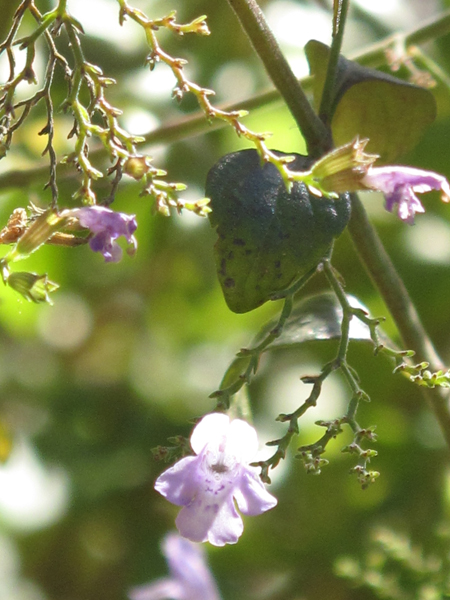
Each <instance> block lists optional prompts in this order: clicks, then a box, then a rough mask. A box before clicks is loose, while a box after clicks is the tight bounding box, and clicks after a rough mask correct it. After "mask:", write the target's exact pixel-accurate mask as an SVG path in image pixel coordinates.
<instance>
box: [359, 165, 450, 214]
mask: <svg viewBox="0 0 450 600" xmlns="http://www.w3.org/2000/svg"><path fill="white" fill-rule="evenodd" d="M361 183H362V184H363V185H365V186H367V187H368V188H371V189H373V190H379V191H380V192H383V193H384V195H385V197H386V210H388V211H389V212H392V211H393V209H394V206H395V205H397V214H398V216H399V217H400V219H402V220H403V221H406V222H407V223H410V224H412V223H414V214H415V213H416V212H418V213H423V212H425V209H424V207H423V206H422V204H421V202H420V200H419V199H418V198H417V196H416V193H419V194H422V193H424V192H429V191H431V190H441V197H442V200H444V202H449V201H450V186H449V183H448V181H447V180H446V179H445V177H443V176H442V175H438V174H437V173H433V172H432V171H423V170H421V169H414V168H413V167H370V168H369V169H368V171H367V173H366V174H365V176H364V177H363V179H362V180H361Z"/></svg>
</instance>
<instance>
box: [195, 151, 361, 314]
mask: <svg viewBox="0 0 450 600" xmlns="http://www.w3.org/2000/svg"><path fill="white" fill-rule="evenodd" d="M279 154H280V155H281V154H282V153H281V152H280V153H279ZM294 156H295V157H296V158H295V161H294V162H293V163H291V164H290V166H291V168H292V169H295V170H304V169H307V168H308V166H309V161H308V159H307V158H306V157H304V156H301V155H294ZM206 195H207V196H208V197H209V198H210V199H211V202H210V207H211V208H212V213H210V215H209V218H210V222H211V225H212V226H213V227H217V233H218V236H219V239H218V240H217V243H216V245H215V248H214V250H215V259H216V266H217V273H218V277H219V281H220V284H221V286H222V290H223V293H224V296H225V300H226V302H227V304H228V306H229V308H230V309H231V310H232V311H234V312H237V313H244V312H247V311H250V310H253V309H254V308H256V307H258V306H260V305H261V304H263V303H264V302H266V301H267V300H269V299H270V298H271V296H273V295H274V294H276V293H277V292H280V291H282V290H285V289H286V288H288V287H289V286H290V285H291V284H292V283H293V282H295V281H296V280H298V279H299V278H300V277H302V276H303V275H305V274H306V273H307V272H308V271H310V270H311V269H312V268H314V267H315V266H316V265H317V264H318V263H319V262H320V261H321V259H322V258H323V257H324V256H325V255H326V254H327V252H328V251H329V250H330V247H331V244H332V242H333V239H334V238H335V237H336V236H338V235H339V234H340V233H341V232H342V231H343V229H344V228H345V226H346V225H347V223H348V220H349V218H350V201H349V198H348V196H342V197H341V198H339V199H338V200H328V199H325V198H318V197H316V196H313V195H311V194H310V193H309V192H308V190H307V188H306V186H305V185H304V184H302V183H295V184H294V185H293V187H292V190H291V192H288V191H287V189H286V186H285V184H284V181H283V179H282V177H281V175H280V174H279V172H278V170H277V168H276V167H275V166H274V165H272V164H270V163H266V164H264V165H261V161H260V158H259V155H258V153H257V152H256V150H242V151H240V152H234V153H232V154H227V155H226V156H224V157H223V158H221V159H220V160H219V162H218V163H217V164H216V165H215V166H214V167H213V168H212V169H211V170H210V172H209V173H208V178H207V182H206Z"/></svg>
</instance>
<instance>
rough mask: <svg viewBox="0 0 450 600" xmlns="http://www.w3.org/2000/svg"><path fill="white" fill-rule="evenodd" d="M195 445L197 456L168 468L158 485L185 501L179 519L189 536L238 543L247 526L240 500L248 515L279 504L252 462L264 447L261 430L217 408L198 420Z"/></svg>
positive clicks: (162, 491) (220, 543)
mask: <svg viewBox="0 0 450 600" xmlns="http://www.w3.org/2000/svg"><path fill="white" fill-rule="evenodd" d="M191 446H192V449H193V450H194V452H195V453H196V455H197V456H188V457H186V458H183V459H181V460H180V461H179V462H177V463H176V464H175V465H174V466H173V467H171V468H169V469H167V471H164V473H162V475H160V476H159V477H158V479H157V480H156V482H155V489H156V490H157V491H158V492H159V493H160V494H162V495H163V496H164V497H165V498H167V500H169V502H172V504H176V505H177V506H182V507H183V508H182V509H181V511H180V512H179V514H178V517H177V519H176V521H175V523H176V526H177V528H178V530H179V532H180V533H181V535H182V536H183V537H186V538H188V539H189V540H191V541H193V542H206V541H209V542H210V543H211V544H213V545H214V546H224V545H225V544H235V543H236V542H237V540H238V538H239V537H240V536H241V534H242V531H243V529H244V525H243V523H242V519H241V517H240V515H239V514H238V512H237V510H236V507H235V501H236V503H237V505H238V507H239V509H240V511H241V512H242V513H243V514H244V515H259V514H261V513H263V512H265V511H266V510H269V509H271V508H273V507H274V506H275V505H276V504H277V500H276V498H274V497H273V496H272V495H271V494H269V492H268V491H267V490H266V489H265V487H264V484H263V483H262V481H261V479H260V477H259V474H258V469H257V468H256V467H251V466H250V464H249V463H250V461H251V460H252V459H253V458H254V456H255V454H256V452H257V450H258V438H257V435H256V431H255V429H254V428H253V427H251V426H250V425H249V424H248V423H246V422H245V421H242V420H240V419H235V420H233V421H230V419H229V418H228V417H227V416H226V415H224V414H220V413H213V414H210V415H206V416H205V417H203V419H202V420H201V421H200V422H199V423H198V424H197V425H196V427H195V428H194V430H193V432H192V435H191Z"/></svg>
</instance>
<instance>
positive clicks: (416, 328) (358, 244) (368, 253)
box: [348, 194, 450, 448]
mask: <svg viewBox="0 0 450 600" xmlns="http://www.w3.org/2000/svg"><path fill="white" fill-rule="evenodd" d="M351 197H352V217H351V219H350V223H349V225H348V228H349V231H350V235H351V237H352V241H353V244H354V245H355V248H356V250H357V252H358V256H359V258H360V260H361V262H362V263H363V265H364V266H365V268H366V270H367V272H368V273H369V275H370V277H371V279H372V281H373V283H374V284H375V286H376V288H377V289H378V291H379V292H380V294H381V296H382V297H383V300H384V301H385V303H386V306H387V308H388V310H389V312H390V313H391V315H392V318H393V319H394V321H395V324H396V326H397V329H398V332H399V334H400V337H401V339H402V343H403V344H404V346H405V347H406V348H410V349H411V350H414V351H415V353H416V357H417V360H418V362H420V361H423V360H425V361H427V362H429V363H430V368H431V370H432V371H435V370H437V369H440V368H442V367H443V365H442V361H441V359H440V357H439V356H438V354H437V352H436V350H435V349H434V347H433V344H432V342H431V340H430V338H429V336H428V334H427V332H426V331H425V329H424V327H423V325H422V323H421V321H420V317H419V315H418V314H417V311H416V309H415V307H414V304H413V303H412V300H411V298H410V297H409V294H408V291H407V289H406V287H405V285H404V283H403V281H402V279H401V278H400V276H399V274H398V273H397V271H396V269H395V267H394V265H393V263H392V261H391V259H390V257H389V255H388V254H387V252H386V250H385V248H384V246H383V244H382V242H381V240H380V238H379V237H378V234H377V232H376V231H375V229H374V228H373V226H372V224H371V223H370V221H369V218H368V216H367V213H366V211H365V208H364V206H363V204H362V202H361V201H360V199H359V198H358V196H357V195H356V194H352V195H351ZM421 390H422V393H423V394H424V396H425V398H426V400H427V401H428V402H429V404H430V405H431V407H432V409H433V411H434V413H435V415H436V418H437V419H438V421H439V425H440V426H441V429H442V432H443V434H444V437H445V439H446V441H447V444H448V446H449V448H450V411H449V406H448V392H446V391H445V390H444V389H443V388H435V389H428V388H421Z"/></svg>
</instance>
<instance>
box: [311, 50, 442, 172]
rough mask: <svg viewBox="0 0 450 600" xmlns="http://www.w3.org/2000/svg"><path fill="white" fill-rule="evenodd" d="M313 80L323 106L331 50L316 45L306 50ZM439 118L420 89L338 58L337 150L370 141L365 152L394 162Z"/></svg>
mask: <svg viewBox="0 0 450 600" xmlns="http://www.w3.org/2000/svg"><path fill="white" fill-rule="evenodd" d="M305 51H306V55H307V57H308V62H309V65H310V70H311V74H312V75H314V102H315V105H316V107H318V106H319V104H320V99H321V96H322V90H323V86H324V82H325V75H326V69H327V63H328V56H329V51H330V50H329V48H328V46H326V45H325V44H322V43H321V42H318V41H316V40H311V41H309V42H308V44H307V45H306V47H305ZM435 118H436V102H435V99H434V96H433V94H432V93H431V92H430V91H428V90H426V89H424V88H421V87H418V86H416V85H412V84H410V83H408V82H406V81H403V80H401V79H398V78H396V77H393V76H392V75H388V74H386V73H383V72H381V71H377V70H375V69H370V68H368V67H363V66H361V65H359V64H358V63H355V62H353V61H350V60H347V59H346V58H344V57H343V56H340V57H339V61H338V68H337V76H336V85H335V90H334V97H333V102H332V111H331V115H330V122H331V130H332V134H333V140H334V143H335V144H336V146H342V145H344V144H346V143H348V142H351V141H352V140H353V139H355V137H356V136H359V137H360V138H369V140H370V141H369V144H368V145H367V151H368V152H371V153H375V154H379V155H380V157H381V162H384V163H390V162H394V161H395V160H396V159H397V158H398V157H399V156H400V155H401V154H404V153H405V152H407V151H409V150H411V149H412V148H414V146H415V145H416V144H417V142H418V141H419V139H420V137H421V136H422V134H423V132H424V131H425V129H426V128H427V127H428V126H429V125H430V124H431V123H432V122H433V121H434V119H435Z"/></svg>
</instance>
